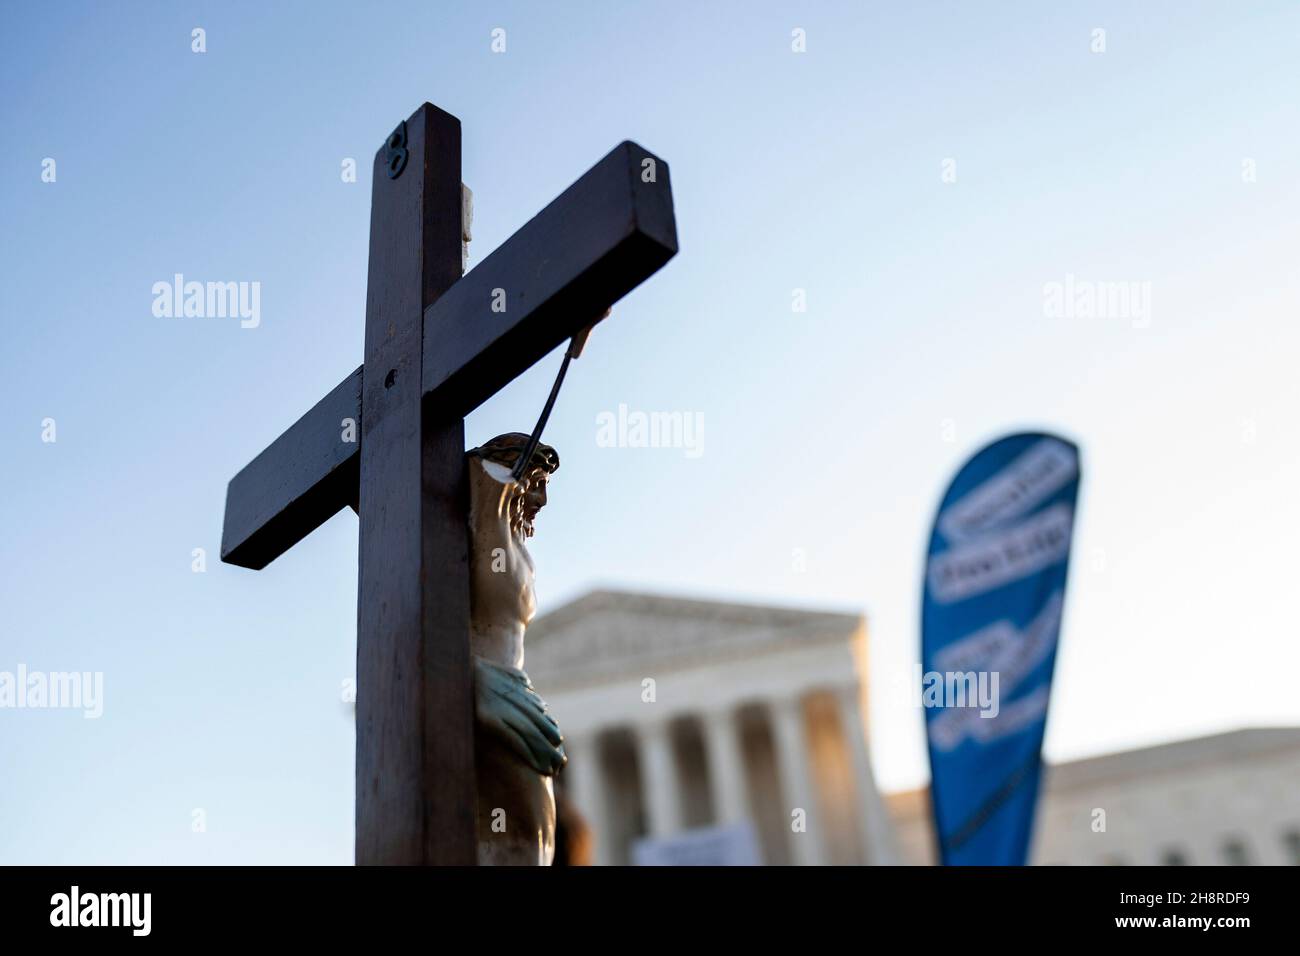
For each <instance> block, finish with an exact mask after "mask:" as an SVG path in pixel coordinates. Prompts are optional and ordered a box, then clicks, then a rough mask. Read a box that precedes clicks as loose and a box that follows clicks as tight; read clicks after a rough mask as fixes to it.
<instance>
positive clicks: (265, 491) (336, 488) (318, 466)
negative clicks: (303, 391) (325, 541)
mask: <svg viewBox="0 0 1300 956" xmlns="http://www.w3.org/2000/svg"><path fill="white" fill-rule="evenodd" d="M363 369H364V366H362V368H358V369H357V370H356V371H355V372H353V373H352V374H351V375H349V376H348V377H347V378H345V379H344V380H343V381H341V382H339V384H338V385H337V386H335V388H334V390H333V391H331V392H330V393H329V394H328V395H326V396H325V397H324V398H322V399H321V400H320V401H319V402H317V403H316V404H315V405H313V406H312V408H311V411H309V412H307V414H306V415H304V416H302V418H300V419H298V420H297V421H296V422H294V423H293V424H292V425H291V426H289V430H288V431H286V432H285V433H284V434H283V435H281V436H280V437H279V438H277V439H276V440H275V441H274V442H272V443H271V444H270V445H269V446H268V447H267V449H266V450H265V451H263V452H262V453H261V454H260V455H258V456H257V457H256V458H254V459H253V460H252V461H251V462H249V463H248V465H247V466H245V468H244V470H243V471H241V472H240V473H239V474H237V475H235V477H234V478H232V479H231V480H230V486H229V487H228V488H227V489H226V520H225V527H224V528H223V529H222V533H221V560H222V561H225V562H226V563H227V564H237V565H239V566H240V567H241V568H252V569H253V570H255V571H260V570H261V569H262V568H264V567H266V566H267V565H268V564H270V563H271V562H272V561H274V560H275V559H276V558H278V557H279V556H280V555H281V554H283V553H284V552H285V551H287V550H289V549H290V548H291V547H293V546H294V545H295V544H297V543H298V542H299V541H301V540H302V539H303V538H305V537H307V535H309V534H311V533H312V532H313V531H315V530H316V529H317V528H319V527H320V526H321V525H322V524H324V523H325V522H326V521H328V520H329V519H330V518H332V517H334V515H335V514H336V513H337V512H338V510H339V509H340V508H342V507H344V505H346V504H347V503H349V502H351V501H354V500H355V499H356V496H357V489H358V485H357V479H358V476H359V475H360V472H359V471H358V465H359V464H360V459H361V455H360V453H361V444H360V437H361V385H362V374H361V373H362V370H363ZM347 421H351V422H352V423H353V428H352V430H351V432H350V435H349V433H348V432H346V431H345V425H344V423H345V422H347ZM345 437H353V438H354V440H353V441H345V440H344V438H345Z"/></svg>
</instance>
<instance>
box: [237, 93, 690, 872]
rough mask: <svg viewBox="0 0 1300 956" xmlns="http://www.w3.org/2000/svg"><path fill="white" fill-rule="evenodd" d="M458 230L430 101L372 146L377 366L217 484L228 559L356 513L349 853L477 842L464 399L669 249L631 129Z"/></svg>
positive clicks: (371, 858) (522, 363)
mask: <svg viewBox="0 0 1300 956" xmlns="http://www.w3.org/2000/svg"><path fill="white" fill-rule="evenodd" d="M463 230H464V224H463V222H462V187H461V130H460V121H459V120H458V119H457V118H456V117H454V116H452V115H450V114H449V113H446V112H444V111H443V110H440V109H438V108H437V107H435V106H432V105H430V104H428V103H425V104H424V105H423V106H421V107H420V108H419V109H418V110H416V111H415V113H414V114H413V115H412V116H411V117H410V118H409V119H407V120H406V121H405V122H404V123H402V124H401V125H400V126H398V127H397V129H396V130H394V131H393V133H392V134H391V135H390V136H389V137H388V139H387V140H386V141H385V143H384V145H383V146H382V147H381V148H380V149H379V151H378V153H377V154H376V156H375V162H374V167H373V187H372V191H371V208H370V265H369V273H368V278H367V290H366V334H365V364H363V365H362V366H361V367H360V368H358V369H357V370H356V371H355V372H353V373H352V374H351V375H349V376H348V377H347V378H345V379H344V380H343V381H342V382H341V383H339V385H338V386H336V387H335V388H334V389H333V390H332V391H331V392H330V393H329V394H327V395H326V396H325V397H324V398H323V399H321V401H320V402H318V403H317V404H316V405H315V406H314V407H313V408H312V409H311V410H310V411H308V412H307V413H306V414H305V415H304V416H303V417H302V418H300V419H299V420H298V421H297V422H296V423H294V424H293V425H292V426H290V428H289V429H288V430H287V431H286V432H284V433H283V434H282V435H281V436H280V437H279V438H277V439H276V440H275V441H274V442H273V443H272V444H271V445H270V446H269V447H267V448H266V449H265V450H264V451H263V452H262V453H261V454H260V455H258V456H257V457H256V458H254V459H253V461H252V462H251V463H249V464H248V465H247V466H246V467H245V468H244V469H243V470H242V471H240V472H239V474H237V475H236V476H235V477H234V478H233V479H232V480H231V482H230V486H229V488H228V490H227V494H226V513H225V524H224V527H223V531H222V541H221V559H222V561H225V562H227V563H229V564H235V565H239V566H240V567H245V568H251V569H254V570H257V569H261V568H264V567H265V566H266V565H267V564H269V563H270V562H271V561H273V560H274V559H275V558H276V557H278V556H279V555H281V554H283V553H284V552H285V551H287V550H288V549H289V548H291V547H293V545H295V544H296V543H297V542H298V541H300V540H302V539H303V538H304V537H306V536H307V535H308V534H310V533H311V532H312V531H313V530H314V529H315V528H317V527H318V526H320V525H321V524H322V523H323V522H324V521H326V520H327V519H328V518H330V517H332V516H333V515H334V514H335V513H337V512H338V511H339V510H341V509H342V508H344V507H346V506H348V505H349V504H351V505H353V506H354V507H356V509H357V513H358V515H359V517H360V573H359V578H360V580H359V585H358V594H357V675H356V676H357V688H358V693H357V751H356V862H357V863H358V864H393V863H398V864H472V863H474V862H475V860H476V804H475V800H476V794H475V765H474V712H473V711H474V699H473V689H472V686H471V661H470V635H469V630H470V566H469V529H468V520H469V518H468V509H469V493H468V488H467V477H466V464H465V429H464V417H465V416H466V415H467V414H468V413H469V412H470V411H472V410H473V409H474V408H476V407H478V406H479V405H481V404H482V403H483V402H484V401H486V400H487V399H488V398H490V397H491V396H492V395H493V394H495V393H496V392H497V391H499V390H500V389H501V388H503V387H504V386H505V385H506V384H508V383H509V382H510V381H511V380H513V379H514V378H516V377H517V376H518V375H519V374H521V373H522V372H523V371H525V370H526V369H527V368H529V367H530V366H531V365H533V364H534V363H535V362H537V361H538V360H539V359H541V358H542V357H543V356H545V355H546V354H548V353H549V352H550V351H551V350H552V349H553V348H555V347H556V346H557V345H560V344H561V343H563V342H564V341H566V340H568V339H573V338H574V337H578V338H579V339H581V338H582V337H584V336H585V330H586V329H588V328H589V327H590V326H591V325H592V324H593V323H594V322H596V321H597V320H598V319H600V318H601V317H602V316H603V315H605V314H606V313H607V311H608V309H609V307H610V306H611V305H612V304H613V303H614V302H616V301H617V300H618V299H620V298H621V297H622V296H624V295H626V294H627V293H628V292H630V291H631V290H632V289H633V288H635V287H636V286H637V285H639V284H640V283H641V282H642V281H644V280H645V279H647V278H648V277H649V276H651V275H652V274H654V273H655V272H656V271H657V270H658V269H659V268H660V267H661V266H663V265H664V263H666V262H667V261H668V260H669V259H670V258H672V256H673V255H675V254H676V252H677V231H676V224H675V221H674V217H673V203H672V190H671V186H670V184H669V179H668V165H667V164H666V163H665V162H663V160H661V159H659V158H658V157H656V156H654V155H653V154H651V153H649V152H647V151H646V150H645V149H643V148H642V147H640V146H638V145H637V144H636V143H633V142H630V141H628V142H623V143H621V144H620V145H618V146H616V147H615V148H614V149H613V150H612V151H611V152H610V153H609V154H608V155H606V156H605V157H604V158H603V159H602V160H600V162H598V163H597V164H596V165H595V166H593V167H592V168H591V169H590V170H588V171H587V172H586V173H585V174H584V175H583V176H582V177H581V178H580V179H578V180H577V181H576V182H575V183H573V185H571V186H570V187H569V188H568V189H566V190H565V191H564V192H563V193H561V194H560V196H559V197H558V198H556V199H555V200H554V201H552V202H551V203H550V205H548V206H547V207H546V208H545V209H543V210H542V211H541V212H540V213H538V214H537V215H536V216H534V217H533V218H532V219H531V220H529V221H528V223H526V224H525V225H524V226H523V228H521V229H520V230H519V231H518V232H516V233H515V234H514V235H513V236H511V237H510V238H509V239H507V240H506V241H505V242H504V243H503V244H502V245H501V246H500V247H499V248H497V249H496V250H495V251H494V252H493V253H492V254H491V255H489V256H488V257H487V258H486V259H485V260H483V262H482V263H480V264H479V265H478V266H477V267H475V268H474V269H472V270H471V271H469V272H468V273H465V274H464V275H463V277H462V271H463V263H462V247H461V242H462V237H463ZM580 347H581V342H580V341H575V342H574V346H573V347H571V349H570V353H571V354H573V353H575V352H576V349H577V348H580ZM552 400H553V396H552ZM549 404H550V403H549V402H548V410H549ZM349 423H351V425H352V427H349ZM540 424H541V423H540V422H539V429H540ZM532 437H533V441H532V442H531V446H532V447H535V446H536V440H535V439H536V437H537V435H536V433H535V434H534V436H532Z"/></svg>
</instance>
